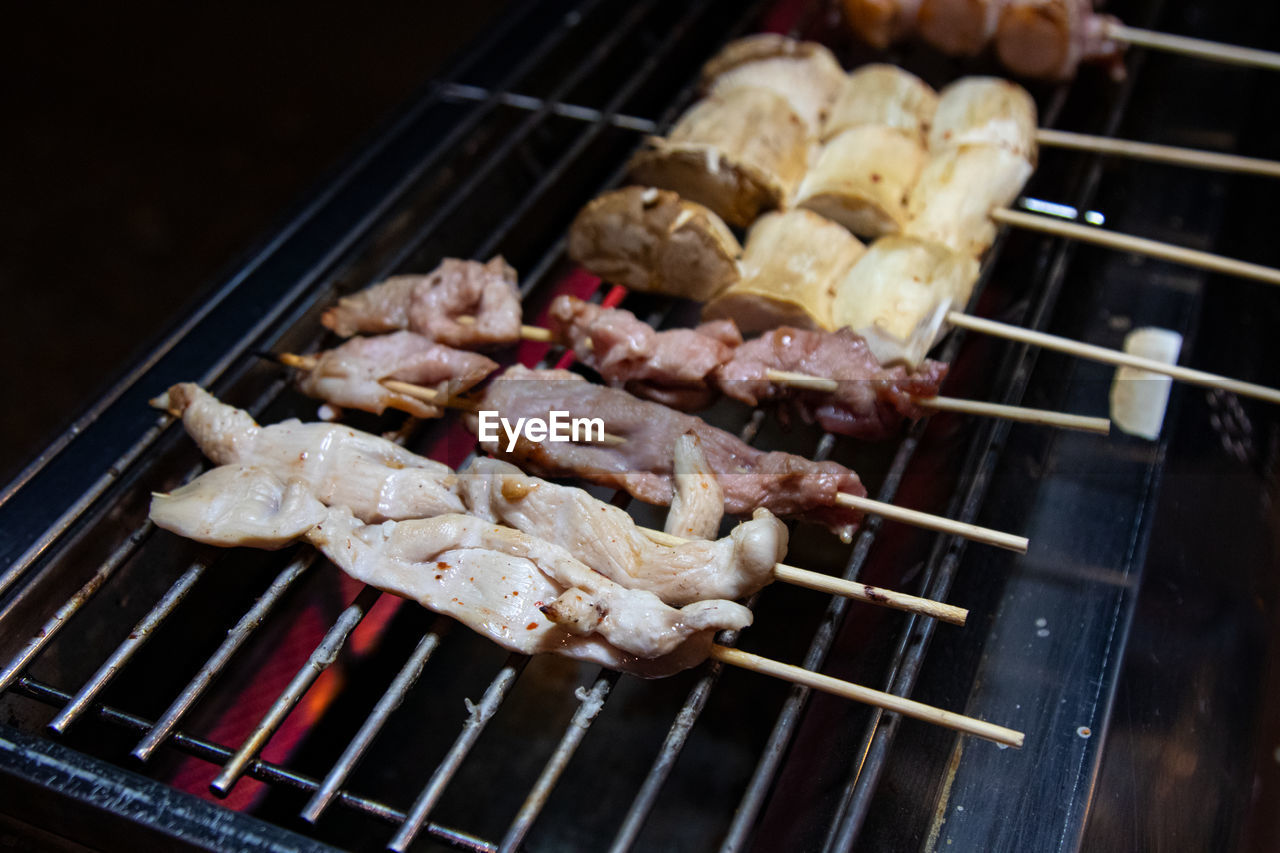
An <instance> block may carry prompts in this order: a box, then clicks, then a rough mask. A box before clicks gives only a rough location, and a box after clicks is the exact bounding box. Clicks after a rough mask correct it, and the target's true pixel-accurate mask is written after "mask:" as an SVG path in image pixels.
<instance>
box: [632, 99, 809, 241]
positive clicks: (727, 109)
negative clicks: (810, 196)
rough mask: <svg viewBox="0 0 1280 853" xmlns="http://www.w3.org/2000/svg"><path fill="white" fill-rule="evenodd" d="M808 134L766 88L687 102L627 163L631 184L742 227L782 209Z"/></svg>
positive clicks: (797, 176)
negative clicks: (665, 131)
mask: <svg viewBox="0 0 1280 853" xmlns="http://www.w3.org/2000/svg"><path fill="white" fill-rule="evenodd" d="M811 144H812V143H811V137H810V134H809V129H808V126H807V125H806V124H805V122H804V120H803V119H801V118H800V117H799V116H797V115H796V114H795V111H794V110H792V109H791V106H790V105H789V104H788V103H787V101H786V99H784V98H782V97H781V96H779V95H776V94H774V93H773V92H770V91H768V90H766V89H750V88H741V89H732V90H730V91H728V92H725V93H724V94H718V95H713V96H711V97H708V98H704V99H703V100H701V101H699V102H698V103H696V104H694V105H693V107H691V108H690V109H689V111H688V112H686V113H685V114H684V115H683V116H682V117H681V118H680V121H679V122H677V123H676V126H675V127H674V128H673V129H672V131H671V133H670V134H669V135H668V136H667V138H666V139H659V138H651V139H650V140H649V147H648V148H647V149H645V150H643V151H641V152H639V153H638V154H636V156H635V157H634V158H632V160H631V163H630V167H629V168H630V172H631V179H632V180H633V181H635V182H636V183H637V184H644V185H646V186H654V187H659V188H661V189H667V190H672V191H674V192H678V193H679V194H680V195H681V197H683V198H685V199H688V200H689V201H696V202H698V203H699V204H703V205H706V206H707V207H709V208H711V210H713V211H714V212H715V213H716V214H717V215H719V216H720V217H721V218H722V219H724V220H725V221H726V222H728V223H729V224H730V225H740V226H746V225H749V224H750V223H751V222H753V221H754V220H755V219H756V217H757V216H759V214H760V213H761V212H762V211H766V210H772V209H773V208H776V207H781V206H784V205H785V204H786V203H787V202H788V201H789V200H790V198H791V196H792V194H793V193H794V192H795V189H796V187H797V186H798V185H799V184H800V180H801V178H803V177H804V172H805V169H806V168H807V167H808V163H809V152H810V148H811Z"/></svg>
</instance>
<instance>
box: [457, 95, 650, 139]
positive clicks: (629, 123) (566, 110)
mask: <svg viewBox="0 0 1280 853" xmlns="http://www.w3.org/2000/svg"><path fill="white" fill-rule="evenodd" d="M440 91H441V94H442V96H443V97H445V98H454V99H457V100H459V101H487V100H490V99H493V100H495V101H497V102H498V103H499V104H502V105H503V106H504V107H515V108H517V109H521V110H530V111H533V112H544V111H545V112H549V113H551V114H553V115H558V116H564V117H565V118H575V119H579V120H581V121H588V122H592V123H605V124H611V125H613V126H614V127H620V128H622V129H623V130H635V131H639V132H640V133H654V132H655V131H657V129H658V123H657V122H655V121H653V120H652V119H647V118H640V117H639V116H628V115H619V114H618V113H614V112H609V111H603V112H602V111H600V110H596V109H592V108H591V107H584V106H580V105H578V104H566V103H564V102H563V101H548V100H546V99H544V98H535V97H533V96H532V95H518V94H515V93H514V92H493V91H491V90H489V89H485V88H482V87H480V86H471V85H468V84H466V83H445V84H443V85H442V86H441V87H440Z"/></svg>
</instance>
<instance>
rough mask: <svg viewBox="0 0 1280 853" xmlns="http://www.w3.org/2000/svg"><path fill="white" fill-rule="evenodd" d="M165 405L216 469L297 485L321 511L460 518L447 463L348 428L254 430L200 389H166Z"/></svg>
mask: <svg viewBox="0 0 1280 853" xmlns="http://www.w3.org/2000/svg"><path fill="white" fill-rule="evenodd" d="M165 406H166V408H168V409H169V411H171V412H173V413H174V414H177V415H180V416H181V417H182V423H183V425H184V426H185V427H186V429H187V433H188V434H190V436H191V437H192V438H193V439H195V441H196V444H198V445H200V449H201V450H202V451H204V455H205V456H208V457H209V458H210V459H212V460H213V461H214V462H215V463H217V464H218V465H229V464H240V465H250V466H253V467H256V468H262V469H264V470H266V471H269V472H270V473H272V474H273V475H275V476H276V477H278V478H279V479H280V480H282V481H284V482H286V483H288V482H293V481H295V480H296V481H300V482H302V483H303V484H304V485H305V486H306V487H307V489H308V491H309V492H310V493H311V494H312V495H314V496H315V497H316V498H317V499H318V500H320V501H321V502H322V503H323V504H325V505H326V506H346V507H349V508H350V509H351V511H352V512H354V513H355V514H356V516H357V517H358V518H360V519H361V520H363V521H367V522H379V521H386V520H388V519H397V518H426V517H429V516H433V515H442V514H444V513H450V512H465V511H466V509H465V507H464V506H463V505H462V500H461V499H460V498H459V497H458V493H457V487H458V480H457V476H456V475H455V474H454V473H453V470H452V469H450V468H449V466H447V465H443V464H441V463H439V462H434V461H432V460H430V459H425V458H423V457H421V456H418V455H417V454H416V453H412V452H410V451H408V450H406V449H405V448H403V447H401V446H399V445H398V444H395V443H394V442H391V441H387V440H386V439H384V438H379V437H377V436H374V435H369V434H368V433H365V432H360V431H359V430H355V429H351V428H350V427H345V426H337V425H332V424H320V423H311V424H304V423H301V422H300V421H297V420H287V421H283V422H281V423H278V424H273V425H272V426H267V427H263V426H259V425H258V424H257V423H255V422H254V420H253V418H252V417H250V416H249V414H248V413H247V412H244V411H241V410H240V409H237V408H235V407H234V406H228V405H227V404H225V403H222V402H220V401H219V400H218V399H217V398H216V397H214V396H213V395H211V394H210V393H208V392H207V391H205V390H204V389H203V388H201V387H200V386H198V385H194V384H191V383H183V384H181V385H175V386H173V387H172V388H170V389H169V391H168V393H167V394H166V395H165Z"/></svg>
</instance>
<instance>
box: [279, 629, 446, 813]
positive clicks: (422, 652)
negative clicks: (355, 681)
mask: <svg viewBox="0 0 1280 853" xmlns="http://www.w3.org/2000/svg"><path fill="white" fill-rule="evenodd" d="M452 623H453V620H451V619H447V618H445V617H440V618H439V619H437V620H436V621H435V623H434V624H433V625H432V627H431V631H430V632H428V633H427V634H426V635H424V636H423V638H422V639H421V640H420V641H419V642H418V645H417V648H415V649H414V650H413V654H412V655H410V656H409V659H408V660H407V661H405V664H404V666H403V667H401V669H400V672H399V673H398V674H397V675H396V677H395V680H394V681H392V682H391V686H390V687H388V688H387V692H386V693H384V694H382V698H381V699H379V700H378V704H377V705H376V706H375V707H374V709H373V713H371V714H370V715H369V716H368V718H367V719H365V721H364V724H363V725H361V726H360V730H359V731H358V732H356V736H355V737H354V738H352V739H351V743H349V744H348V745H347V748H346V749H345V750H344V751H343V753H342V756H341V757H340V758H339V759H338V761H337V763H336V764H334V765H333V767H332V768H330V770H329V772H328V774H327V775H326V776H325V777H324V783H323V784H322V785H321V786H320V788H319V789H318V790H317V791H316V793H315V796H313V797H312V798H311V799H310V801H308V802H307V805H306V807H305V808H303V810H302V819H303V820H305V821H307V822H308V823H315V822H316V821H317V820H319V819H320V815H321V813H322V812H324V810H325V809H326V808H328V806H329V803H330V802H332V800H333V798H334V796H335V795H336V794H337V793H338V788H339V787H341V785H342V783H343V782H345V781H346V780H347V776H349V775H350V773H351V771H352V770H353V769H354V768H355V766H356V764H357V763H358V762H359V761H360V758H361V757H362V756H363V755H364V753H365V750H367V749H368V748H369V745H370V744H371V743H373V739H374V738H375V737H377V736H378V732H380V731H381V730H382V727H383V725H384V724H385V723H386V722H387V719H388V718H389V717H390V716H391V713H392V712H393V711H395V709H396V708H398V707H400V703H401V702H403V701H404V697H405V694H406V693H408V692H409V690H410V689H411V688H412V687H413V685H414V684H416V683H417V681H418V676H419V675H421V674H422V668H423V667H425V666H426V665H427V660H428V659H429V658H430V657H431V655H432V653H434V652H435V650H436V649H437V648H438V647H439V645H440V638H441V636H443V634H444V633H445V632H446V631H447V630H448V629H449V626H450V625H451V624H452Z"/></svg>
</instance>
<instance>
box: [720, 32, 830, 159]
mask: <svg viewBox="0 0 1280 853" xmlns="http://www.w3.org/2000/svg"><path fill="white" fill-rule="evenodd" d="M844 80H845V74H844V69H842V68H841V67H840V63H839V62H838V61H837V60H836V58H835V56H833V55H832V53H831V51H829V50H827V49H826V48H825V47H823V46H822V45H820V44H818V43H817V42H812V41H797V40H796V39H792V38H787V37H786V36H782V35H778V34H776V33H761V34H758V35H753V36H747V37H746V38H742V39H738V40H737V41H733V42H730V43H729V44H727V45H725V46H724V48H723V49H721V51H720V52H719V53H717V54H716V55H715V56H714V57H712V58H711V60H710V61H709V62H707V64H706V65H705V66H704V67H703V69H702V87H703V92H704V93H705V94H711V95H723V94H725V93H727V92H729V91H730V90H732V89H767V90H768V91H770V92H773V93H774V94H776V95H780V96H782V97H783V98H785V99H786V100H787V102H788V103H789V104H790V105H791V109H792V110H793V111H794V112H795V114H796V115H798V116H800V118H801V119H803V120H804V122H805V123H806V124H807V125H808V126H809V129H810V133H811V134H812V135H814V136H817V135H818V131H819V130H820V129H821V127H822V123H823V120H824V118H825V117H826V114H827V111H828V110H830V109H831V105H832V103H833V102H834V101H835V99H836V95H837V94H838V93H839V91H840V89H841V87H842V85H843V84H844Z"/></svg>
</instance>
